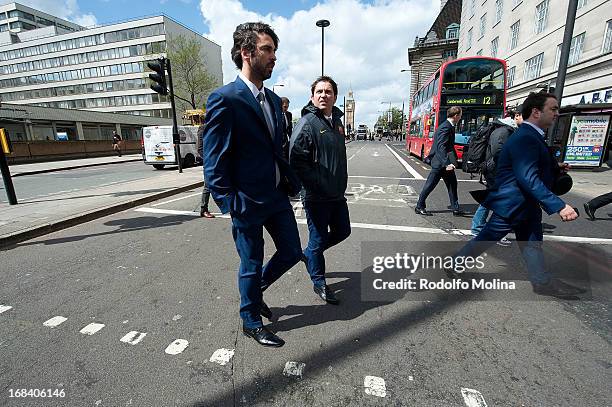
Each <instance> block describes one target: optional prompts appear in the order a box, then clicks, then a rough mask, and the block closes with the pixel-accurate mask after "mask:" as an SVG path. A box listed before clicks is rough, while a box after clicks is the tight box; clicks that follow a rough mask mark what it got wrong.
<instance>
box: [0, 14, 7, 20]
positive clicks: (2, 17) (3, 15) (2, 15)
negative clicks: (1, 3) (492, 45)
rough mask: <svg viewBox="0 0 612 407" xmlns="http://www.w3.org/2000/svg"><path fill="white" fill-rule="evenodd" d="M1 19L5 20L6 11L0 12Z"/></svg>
mask: <svg viewBox="0 0 612 407" xmlns="http://www.w3.org/2000/svg"><path fill="white" fill-rule="evenodd" d="M1 20H6V13H4V12H2V13H0V21H1Z"/></svg>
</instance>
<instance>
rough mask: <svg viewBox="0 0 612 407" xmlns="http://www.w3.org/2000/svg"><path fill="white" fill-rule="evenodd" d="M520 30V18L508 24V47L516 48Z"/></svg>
mask: <svg viewBox="0 0 612 407" xmlns="http://www.w3.org/2000/svg"><path fill="white" fill-rule="evenodd" d="M520 31H521V20H519V21H517V22H516V23H514V24H512V25H511V26H510V49H511V50H512V49H514V48H516V46H517V45H518V42H519V32H520Z"/></svg>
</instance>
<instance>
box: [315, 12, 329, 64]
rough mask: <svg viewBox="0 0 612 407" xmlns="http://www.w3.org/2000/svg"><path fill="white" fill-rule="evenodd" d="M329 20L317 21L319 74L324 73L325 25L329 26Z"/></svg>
mask: <svg viewBox="0 0 612 407" xmlns="http://www.w3.org/2000/svg"><path fill="white" fill-rule="evenodd" d="M329 24H330V22H329V20H319V21H317V27H321V76H323V75H324V73H323V72H324V69H323V68H324V61H325V27H329Z"/></svg>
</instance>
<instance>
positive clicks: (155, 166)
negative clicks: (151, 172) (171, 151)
mask: <svg viewBox="0 0 612 407" xmlns="http://www.w3.org/2000/svg"><path fill="white" fill-rule="evenodd" d="M164 167H165V165H164V164H153V168H155V169H156V170H163V169H164Z"/></svg>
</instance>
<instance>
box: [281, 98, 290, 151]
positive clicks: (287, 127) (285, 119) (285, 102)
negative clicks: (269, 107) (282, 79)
mask: <svg viewBox="0 0 612 407" xmlns="http://www.w3.org/2000/svg"><path fill="white" fill-rule="evenodd" d="M281 107H282V108H283V122H284V124H285V126H284V128H285V137H286V138H284V139H283V152H285V158H287V159H289V140H290V139H291V133H292V132H293V115H292V114H291V112H290V111H289V98H286V97H284V96H283V97H282V98H281Z"/></svg>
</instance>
